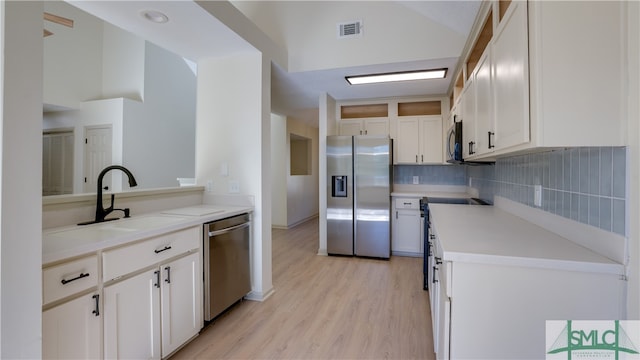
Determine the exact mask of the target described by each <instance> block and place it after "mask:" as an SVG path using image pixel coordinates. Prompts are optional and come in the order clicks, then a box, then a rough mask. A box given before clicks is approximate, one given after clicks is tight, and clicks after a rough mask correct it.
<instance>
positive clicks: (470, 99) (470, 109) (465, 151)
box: [461, 78, 477, 158]
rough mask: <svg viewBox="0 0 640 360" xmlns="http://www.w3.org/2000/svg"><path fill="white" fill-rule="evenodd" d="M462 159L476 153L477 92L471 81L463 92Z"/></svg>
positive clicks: (470, 80)
mask: <svg viewBox="0 0 640 360" xmlns="http://www.w3.org/2000/svg"><path fill="white" fill-rule="evenodd" d="M461 96H462V98H463V99H462V157H463V158H468V157H469V156H471V155H474V154H475V153H476V149H477V141H476V91H475V83H474V82H473V80H472V78H470V79H469V82H468V83H467V86H466V87H465V88H464V90H463V91H462V95H461Z"/></svg>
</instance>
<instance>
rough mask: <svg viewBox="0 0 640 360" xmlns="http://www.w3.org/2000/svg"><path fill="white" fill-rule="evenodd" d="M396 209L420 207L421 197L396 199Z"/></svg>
mask: <svg viewBox="0 0 640 360" xmlns="http://www.w3.org/2000/svg"><path fill="white" fill-rule="evenodd" d="M395 204H396V209H416V210H418V209H420V199H405V198H399V199H396V202H395Z"/></svg>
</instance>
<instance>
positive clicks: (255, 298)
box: [244, 288, 276, 302]
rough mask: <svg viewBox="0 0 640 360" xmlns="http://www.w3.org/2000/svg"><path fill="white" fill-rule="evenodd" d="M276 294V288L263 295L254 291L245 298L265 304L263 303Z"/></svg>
mask: <svg viewBox="0 0 640 360" xmlns="http://www.w3.org/2000/svg"><path fill="white" fill-rule="evenodd" d="M275 292H276V289H275V288H271V289H269V291H267V292H266V293H263V292H262V291H253V290H252V291H251V292H250V293H248V294H247V295H245V296H244V298H245V299H246V300H251V301H259V302H263V301H265V300H267V299H268V298H269V297H271V295H273V293H275Z"/></svg>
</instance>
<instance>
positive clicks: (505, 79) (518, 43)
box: [481, 1, 529, 149]
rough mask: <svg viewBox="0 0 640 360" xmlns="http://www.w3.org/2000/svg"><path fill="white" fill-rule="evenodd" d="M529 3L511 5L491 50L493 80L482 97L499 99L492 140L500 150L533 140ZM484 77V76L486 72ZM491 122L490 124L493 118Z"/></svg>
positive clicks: (483, 90) (518, 2) (484, 89)
mask: <svg viewBox="0 0 640 360" xmlns="http://www.w3.org/2000/svg"><path fill="white" fill-rule="evenodd" d="M526 5H527V4H526V2H521V1H514V2H512V3H511V4H510V5H509V8H508V9H507V12H506V13H505V15H504V17H503V19H502V21H501V22H500V23H499V25H498V28H497V31H496V33H495V35H494V37H493V42H492V45H491V47H490V49H489V50H492V52H491V62H492V68H493V79H492V80H493V83H490V84H488V86H483V88H482V93H483V95H482V96H483V97H487V98H492V99H493V101H495V108H494V110H495V123H494V124H495V125H494V129H495V130H494V132H495V137H492V139H491V141H492V145H493V146H495V148H496V149H503V148H508V147H511V146H514V145H520V144H525V143H528V142H529V61H528V57H529V51H528V44H527V6H526ZM481 78H482V79H484V75H483V76H481ZM492 89H493V94H492V93H491V91H492ZM487 123H490V120H489V118H487ZM487 131H490V130H487ZM483 135H484V136H483V139H485V138H486V139H487V140H488V134H483ZM483 145H484V144H483ZM486 145H487V146H482V147H481V148H483V149H485V148H488V145H489V144H488V143H487V144H486Z"/></svg>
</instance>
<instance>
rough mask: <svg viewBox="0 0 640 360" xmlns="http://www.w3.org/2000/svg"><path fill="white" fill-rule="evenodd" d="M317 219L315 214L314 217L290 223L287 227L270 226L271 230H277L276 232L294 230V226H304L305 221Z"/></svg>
mask: <svg viewBox="0 0 640 360" xmlns="http://www.w3.org/2000/svg"><path fill="white" fill-rule="evenodd" d="M317 217H318V214H315V215H311V216H309V217H307V218H304V219H302V220H300V221H296V222H295V223H291V224H288V225H271V228H272V229H278V230H289V229H291V228H294V227H296V226H298V225H300V224H304V223H306V222H307V221H310V220H313V219H315V218H317Z"/></svg>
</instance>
